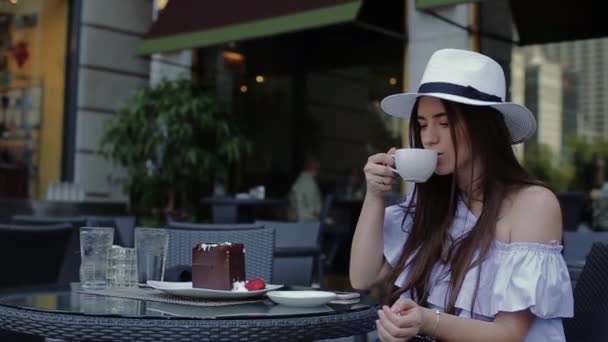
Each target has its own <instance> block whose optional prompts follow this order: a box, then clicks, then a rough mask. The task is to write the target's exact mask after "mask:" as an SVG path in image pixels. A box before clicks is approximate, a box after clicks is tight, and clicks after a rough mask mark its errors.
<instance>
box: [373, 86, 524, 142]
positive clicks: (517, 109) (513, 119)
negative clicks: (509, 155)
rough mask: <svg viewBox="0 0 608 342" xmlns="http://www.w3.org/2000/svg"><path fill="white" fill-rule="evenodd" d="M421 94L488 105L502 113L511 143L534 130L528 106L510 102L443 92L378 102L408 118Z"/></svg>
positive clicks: (397, 114) (401, 96) (402, 95)
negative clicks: (476, 98)
mask: <svg viewBox="0 0 608 342" xmlns="http://www.w3.org/2000/svg"><path fill="white" fill-rule="evenodd" d="M423 96H431V97H436V98H440V99H444V100H448V101H452V102H458V103H463V104H467V105H471V106H490V107H493V108H495V109H496V110H498V111H499V112H501V113H502V114H503V117H504V120H505V124H506V125H507V128H508V129H509V132H510V133H511V143H512V144H518V143H521V142H524V141H526V140H528V139H529V138H531V137H532V136H533V135H534V132H535V131H536V119H535V118H534V115H533V114H532V112H531V111H530V110H529V109H528V108H526V107H524V106H522V105H518V104H516V103H512V102H487V101H480V100H472V99H469V98H466V97H462V96H458V95H451V94H443V93H425V94H420V93H404V94H394V95H389V96H387V97H385V98H384V99H383V100H382V102H380V107H381V108H382V110H383V111H384V112H386V113H387V114H389V115H392V116H397V117H400V118H405V119H409V117H410V115H411V114H412V109H413V108H414V104H415V103H416V99H417V98H419V97H423Z"/></svg>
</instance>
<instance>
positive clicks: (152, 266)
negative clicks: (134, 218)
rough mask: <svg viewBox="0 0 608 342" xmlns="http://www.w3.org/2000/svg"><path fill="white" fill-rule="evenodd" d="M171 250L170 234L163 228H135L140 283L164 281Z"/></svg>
mask: <svg viewBox="0 0 608 342" xmlns="http://www.w3.org/2000/svg"><path fill="white" fill-rule="evenodd" d="M168 248H169V233H168V232H167V230H166V229H161V228H143V227H137V228H135V249H136V250H137V271H138V282H139V283H140V284H145V283H146V282H147V281H148V280H163V279H164V277H165V262H166V260H167V249H168Z"/></svg>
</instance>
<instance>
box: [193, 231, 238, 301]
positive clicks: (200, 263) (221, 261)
mask: <svg viewBox="0 0 608 342" xmlns="http://www.w3.org/2000/svg"><path fill="white" fill-rule="evenodd" d="M244 281H245V246H244V245H243V244H242V243H230V242H224V243H199V244H197V245H196V246H195V247H194V248H193V249H192V287H198V288H206V289H213V290H232V289H233V288H234V283H236V282H244Z"/></svg>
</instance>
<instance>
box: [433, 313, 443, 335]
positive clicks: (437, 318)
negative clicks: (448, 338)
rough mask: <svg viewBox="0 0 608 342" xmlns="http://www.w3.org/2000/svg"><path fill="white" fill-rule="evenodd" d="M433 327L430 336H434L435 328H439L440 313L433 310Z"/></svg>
mask: <svg viewBox="0 0 608 342" xmlns="http://www.w3.org/2000/svg"><path fill="white" fill-rule="evenodd" d="M434 311H435V325H434V326H433V330H432V332H431V336H435V333H437V328H438V327H439V316H441V311H439V310H437V309H435V310H434Z"/></svg>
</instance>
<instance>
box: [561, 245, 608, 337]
mask: <svg viewBox="0 0 608 342" xmlns="http://www.w3.org/2000/svg"><path fill="white" fill-rule="evenodd" d="M564 330H565V333H566V339H567V340H568V341H576V342H586V341H607V340H608V244H606V243H602V242H596V243H594V244H593V246H592V247H591V252H589V255H588V256H587V261H586V262H585V266H584V268H583V271H582V273H581V275H580V277H579V280H578V282H577V284H576V288H575V290H574V318H571V319H566V320H564Z"/></svg>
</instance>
